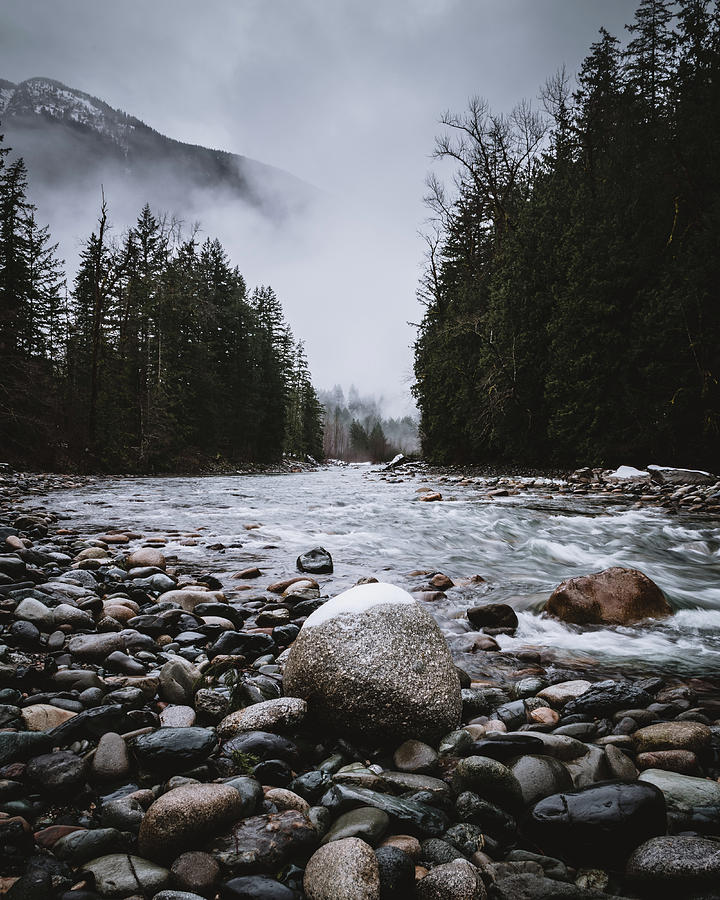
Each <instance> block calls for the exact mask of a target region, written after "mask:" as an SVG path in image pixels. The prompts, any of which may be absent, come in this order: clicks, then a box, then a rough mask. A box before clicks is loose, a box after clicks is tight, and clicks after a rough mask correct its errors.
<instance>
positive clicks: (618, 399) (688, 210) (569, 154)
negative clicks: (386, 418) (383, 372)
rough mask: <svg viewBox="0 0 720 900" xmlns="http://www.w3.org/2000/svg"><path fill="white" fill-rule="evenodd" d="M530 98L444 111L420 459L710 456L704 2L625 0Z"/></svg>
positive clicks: (710, 196)
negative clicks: (624, 19) (580, 58)
mask: <svg viewBox="0 0 720 900" xmlns="http://www.w3.org/2000/svg"><path fill="white" fill-rule="evenodd" d="M627 30H628V40H627V42H626V43H625V44H621V42H620V41H619V40H618V38H616V37H615V36H613V35H611V34H610V33H608V31H606V30H605V29H601V30H600V34H599V37H598V40H597V41H596V42H595V43H593V44H592V46H591V47H590V51H589V54H588V55H587V57H586V59H585V60H584V63H583V65H582V68H581V70H580V72H579V74H578V76H577V78H576V80H575V82H574V83H571V80H570V78H569V77H568V76H567V74H566V73H565V71H564V70H561V71H560V72H559V73H558V74H557V75H556V76H554V77H552V78H551V79H549V80H548V82H547V84H546V85H545V86H544V88H543V90H542V93H541V102H542V108H541V109H540V110H536V109H534V108H533V106H532V105H531V104H529V103H527V102H523V103H520V104H519V105H518V106H517V107H516V108H515V109H513V110H512V111H510V112H509V113H504V114H498V113H495V112H493V111H492V110H491V109H490V108H489V105H488V104H487V102H485V101H484V100H482V99H479V98H476V99H473V100H472V101H471V102H470V104H469V107H468V109H467V110H466V111H465V112H463V113H460V114H453V113H447V114H446V115H445V116H443V119H442V123H443V125H444V132H443V134H442V135H441V136H440V137H439V138H438V140H437V145H436V148H435V156H436V157H437V158H438V159H444V160H450V161H452V162H453V163H454V165H455V167H456V175H455V178H454V182H453V184H452V186H451V187H447V186H446V185H445V184H443V183H442V182H441V181H440V180H439V179H438V178H435V177H431V178H430V179H429V181H428V195H427V203H428V205H429V208H430V211H431V216H430V227H429V228H428V231H427V234H426V241H427V264H426V267H425V271H424V276H423V278H422V282H421V285H420V291H419V294H420V297H421V300H422V301H423V303H424V305H425V314H424V318H423V320H422V322H421V324H420V326H419V330H418V337H417V342H416V345H415V374H416V385H415V395H416V398H417V401H418V405H419V408H420V411H421V434H422V440H423V448H424V451H425V453H426V455H427V456H428V457H429V458H430V459H432V460H434V461H436V462H480V461H508V460H512V461H518V462H526V463H535V464H538V463H540V464H542V463H545V464H547V463H557V464H568V465H570V464H577V463H582V464H608V465H610V464H612V465H614V464H617V463H621V462H629V461H638V462H652V461H658V462H665V463H669V464H678V465H702V466H713V465H714V466H717V461H718V459H720V297H719V292H720V12H719V8H718V4H717V3H716V2H709V0H681V2H679V3H671V2H669V0H642V2H640V4H639V7H638V9H637V11H636V13H635V18H634V21H633V22H632V23H631V24H630V25H629V26H627Z"/></svg>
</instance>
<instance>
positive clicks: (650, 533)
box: [47, 466, 720, 675]
mask: <svg viewBox="0 0 720 900" xmlns="http://www.w3.org/2000/svg"><path fill="white" fill-rule="evenodd" d="M422 485H428V486H431V487H433V488H435V487H438V488H439V489H440V490H441V491H442V493H443V497H444V502H436V503H422V502H419V501H418V493H417V488H418V487H419V486H422ZM47 505H48V506H49V507H50V508H51V509H53V510H54V511H55V512H57V513H59V514H61V515H62V516H64V521H63V524H64V525H69V526H71V527H73V528H75V529H77V530H78V532H79V533H80V534H81V535H82V536H84V537H90V536H92V534H94V533H99V532H101V531H106V530H108V529H116V530H124V529H127V530H133V531H137V532H141V533H142V534H143V535H144V536H145V537H150V536H161V537H164V538H166V539H167V545H166V548H165V552H166V554H168V555H176V556H177V557H178V560H179V562H180V563H181V564H182V563H185V564H191V565H193V566H194V567H199V568H201V569H202V570H203V571H205V572H211V573H212V574H214V575H216V576H217V577H218V578H220V580H221V581H222V582H223V584H224V586H225V588H226V590H228V591H232V590H233V589H235V588H237V586H238V585H239V584H250V585H251V586H252V590H250V591H246V592H243V593H239V594H238V595H237V596H236V597H235V598H234V599H235V600H237V601H238V602H243V601H244V600H247V599H251V598H252V597H253V596H258V595H261V593H262V589H263V588H264V587H265V586H266V585H267V584H269V583H270V582H271V581H274V580H277V579H279V578H285V577H290V576H292V575H295V574H297V573H296V571H295V559H296V557H297V556H298V554H300V553H301V552H303V551H305V550H308V549H310V548H312V547H315V546H323V547H325V548H326V549H327V550H329V551H330V553H331V554H332V556H333V559H334V562H335V573H334V574H333V575H332V576H321V577H320V579H319V581H320V584H321V588H322V590H323V592H324V593H326V594H329V595H330V596H333V595H334V594H336V593H339V592H340V591H341V590H344V589H346V588H348V587H351V586H352V585H353V584H354V583H355V582H356V581H357V579H358V578H359V577H361V576H366V575H374V576H375V577H376V578H378V579H379V580H381V581H388V582H391V583H393V584H397V585H399V586H401V587H403V588H405V589H407V590H412V589H413V588H417V587H418V586H419V585H421V584H422V583H423V581H424V579H423V577H422V576H413V575H411V574H410V573H412V572H413V571H414V570H427V571H431V572H444V573H445V574H446V575H449V576H450V578H452V579H453V580H456V579H461V578H463V577H467V576H472V575H481V576H482V577H483V578H484V579H485V583H480V584H471V585H468V586H466V587H458V588H454V589H451V590H449V591H448V593H447V600H442V601H439V602H438V601H435V602H433V603H428V604H427V606H428V608H429V610H430V611H431V612H432V613H433V614H434V615H435V616H436V618H437V619H438V621H439V622H440V623H441V625H442V627H443V629H444V630H445V632H446V634H447V636H448V639H449V640H450V642H451V645H452V644H455V648H454V649H456V650H457V651H458V653H457V655H458V661H459V662H460V664H462V665H464V666H465V667H466V668H468V670H469V671H470V670H472V669H473V668H474V669H475V670H476V671H477V670H478V668H479V666H480V663H479V658H480V657H482V656H483V654H477V655H476V657H477V660H478V662H477V665H474V664H473V657H472V656H471V655H470V654H464V653H461V652H460V649H461V645H462V643H463V642H462V640H459V639H458V637H456V636H459V635H462V634H463V633H464V632H469V631H471V627H470V624H469V622H468V621H467V619H466V618H465V610H466V609H467V608H468V607H469V606H474V605H477V604H478V603H481V602H484V601H493V602H507V603H510V604H511V605H512V606H513V607H514V608H515V610H516V611H517V613H518V615H519V619H520V625H519V628H518V630H517V632H516V634H515V636H513V637H508V636H500V637H498V638H497V640H498V642H499V643H500V645H501V648H502V650H505V651H514V650H519V649H521V648H536V649H540V650H541V651H542V652H543V661H544V662H545V661H546V660H547V659H553V660H554V661H555V662H556V663H557V664H559V665H578V666H584V667H588V666H590V667H592V666H595V667H601V668H604V669H613V668H614V669H617V670H630V671H657V672H676V673H686V674H693V675H710V674H713V673H720V523H719V522H718V521H717V520H713V519H708V518H707V517H705V518H702V517H698V516H694V515H690V514H687V513H684V514H682V515H680V516H679V515H671V514H668V513H665V512H663V511H661V510H657V509H651V508H641V509H636V508H632V507H631V505H630V503H629V502H627V503H623V502H620V503H618V502H617V498H614V500H613V501H612V502H611V501H609V500H608V499H607V498H603V497H597V498H593V497H573V496H572V495H558V496H554V497H552V498H549V497H548V496H547V495H545V494H543V491H542V488H541V487H540V488H538V489H533V490H532V491H527V492H523V493H522V494H520V495H518V496H514V497H503V498H493V499H492V500H488V499H486V498H485V497H484V496H482V494H481V492H480V491H479V490H478V487H477V486H460V485H457V484H447V483H443V484H439V485H438V484H437V483H436V482H434V481H433V480H432V478H430V477H428V476H422V475H419V476H417V477H415V478H408V477H403V478H402V480H398V481H391V482H388V481H385V480H382V479H381V478H380V477H379V476H378V475H377V474H373V473H371V472H370V470H369V468H368V467H364V466H350V467H344V468H326V469H321V470H319V471H317V472H307V473H301V474H294V475H288V476H235V477H226V476H223V477H202V478H121V479H107V480H103V481H100V482H98V483H97V484H95V485H90V486H86V487H83V488H79V489H72V490H69V491H62V492H58V493H56V494H53V495H51V496H50V497H48V498H47ZM246 525H259V526H260V527H258V528H252V529H250V530H247V529H246V528H245V526H246ZM190 541H196V542H197V543H196V545H195V546H190V545H188V542H190ZM214 544H223V545H224V546H225V549H224V550H217V549H216V550H212V549H209V545H214ZM240 545H241V546H240ZM250 565H253V566H255V565H256V566H258V567H259V568H260V569H261V570H262V572H263V578H262V579H260V580H258V581H256V582H238V581H233V580H232V579H231V578H230V576H231V575H232V574H233V573H234V572H237V571H238V569H242V568H245V567H247V566H250ZM616 565H617V566H629V567H633V568H637V569H640V570H641V571H642V572H644V573H645V574H646V575H648V576H649V577H650V578H652V579H653V580H654V581H655V582H656V583H657V584H658V585H659V586H660V587H661V588H662V589H663V591H664V592H665V593H666V595H667V597H668V599H669V600H670V602H671V603H672V605H673V607H674V608H675V609H676V610H677V612H676V614H675V615H674V616H673V617H671V618H669V619H666V620H664V621H657V622H652V623H644V624H641V625H639V626H637V627H631V628H593V629H581V628H577V627H574V626H569V627H568V626H565V625H563V624H561V623H559V622H557V621H554V620H552V619H548V618H546V617H545V616H543V615H542V614H541V613H540V608H541V606H542V604H543V603H544V601H545V600H546V599H547V597H548V596H549V594H550V593H551V591H552V590H553V589H554V588H555V587H556V586H557V585H558V584H559V583H560V582H561V581H563V580H564V579H566V578H569V577H572V576H576V575H582V574H587V573H590V572H597V571H599V570H601V569H604V568H607V567H608V566H616ZM549 651H552V652H549ZM483 665H484V663H483Z"/></svg>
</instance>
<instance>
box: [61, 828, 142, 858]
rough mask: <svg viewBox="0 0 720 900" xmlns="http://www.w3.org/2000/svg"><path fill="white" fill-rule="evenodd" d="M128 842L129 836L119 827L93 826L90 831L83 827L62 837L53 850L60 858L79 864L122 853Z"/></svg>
mask: <svg viewBox="0 0 720 900" xmlns="http://www.w3.org/2000/svg"><path fill="white" fill-rule="evenodd" d="M127 844H128V841H127V837H126V836H125V835H123V834H122V833H121V832H120V831H118V830H117V828H93V829H92V830H90V831H86V830H84V829H83V830H82V831H73V832H72V833H71V834H67V835H64V836H63V837H61V838H60V839H59V840H57V841H56V842H55V844H54V845H53V848H52V852H53V855H54V856H56V857H57V858H58V859H62V860H67V861H68V862H70V863H71V864H72V865H73V866H79V865H81V864H82V863H84V862H88V860H91V859H96V858H97V857H98V856H105V855H107V854H108V853H120V852H122V851H123V850H125V849H126V847H127Z"/></svg>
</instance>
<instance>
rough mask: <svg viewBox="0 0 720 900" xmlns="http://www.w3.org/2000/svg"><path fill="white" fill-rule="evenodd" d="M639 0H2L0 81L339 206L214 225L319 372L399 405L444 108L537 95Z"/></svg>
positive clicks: (508, 102) (322, 381)
mask: <svg viewBox="0 0 720 900" xmlns="http://www.w3.org/2000/svg"><path fill="white" fill-rule="evenodd" d="M635 7H636V2H635V0H385V2H383V0H379V2H374V3H373V2H368V0H362V2H360V0H202V2H198V0H123V2H121V3H118V2H111V0H0V77H5V78H7V79H9V80H11V81H21V80H23V79H25V78H30V77H33V76H36V75H41V76H47V77H50V78H55V79H58V80H60V81H62V82H64V83H66V84H68V85H69V86H71V87H74V88H78V89H80V90H84V91H86V92H88V93H90V94H93V95H95V96H98V97H100V98H102V99H103V100H105V101H106V102H108V103H109V104H110V105H111V106H114V107H118V108H121V109H124V110H125V111H126V112H129V113H131V114H132V115H135V116H137V117H138V118H140V119H142V120H144V121H145V122H147V124H149V125H151V126H152V127H153V128H155V129H156V130H158V131H160V132H162V133H164V134H167V135H169V136H170V137H173V138H177V139H179V140H184V141H188V142H191V143H195V144H202V145H205V146H210V147H216V148H221V149H224V150H230V151H232V152H235V153H240V154H243V155H245V156H250V157H253V158H255V159H258V160H261V161H262V162H266V163H270V164H272V165H275V166H279V167H280V168H283V169H286V170H288V171H289V172H292V173H293V174H295V175H297V176H299V177H300V178H303V179H305V180H306V181H308V182H310V183H312V184H314V185H316V186H317V187H319V188H321V189H322V190H323V191H325V192H327V194H329V196H330V203H331V207H332V212H331V213H327V211H326V212H325V213H324V214H323V215H322V216H318V217H315V218H313V219H312V220H311V221H308V222H305V223H295V225H294V226H293V227H292V228H291V229H289V230H288V231H286V232H284V233H282V234H278V233H275V232H274V231H273V229H270V228H269V229H267V230H265V229H257V228H254V227H253V228H249V227H248V225H247V223H246V222H245V223H243V218H242V213H240V212H238V213H237V221H234V220H233V215H234V214H233V213H232V211H230V212H229V213H228V211H227V210H225V217H224V219H223V220H222V222H221V224H220V225H218V230H219V231H221V232H222V234H221V235H220V236H221V238H222V239H223V240H224V242H225V243H226V245H227V246H228V249H229V250H230V252H231V255H232V257H233V260H234V262H236V263H238V265H239V266H240V268H241V271H243V273H244V274H245V275H246V277H247V279H248V281H249V282H250V283H251V284H254V283H258V282H262V283H269V284H272V285H273V286H274V287H275V289H276V291H277V293H278V294H279V296H280V298H281V300H282V301H283V304H284V306H285V309H286V312H287V315H288V318H289V320H290V322H291V324H292V326H293V328H294V330H295V332H296V334H297V336H298V337H301V338H303V339H305V341H306V344H307V350H308V356H309V360H310V365H311V368H312V371H313V375H314V379H315V382H316V384H317V385H318V386H319V387H331V386H332V385H333V384H334V383H336V382H339V383H341V384H343V385H344V386H345V387H347V386H348V385H349V384H350V383H351V382H354V383H355V384H356V385H357V386H358V388H359V389H360V390H361V392H363V393H369V392H375V393H378V394H380V393H381V394H383V395H385V397H386V398H388V400H389V401H390V409H391V411H393V412H398V411H400V410H401V409H402V408H403V406H408V405H409V399H406V398H408V391H409V384H410V381H411V372H412V350H411V344H412V341H413V338H414V329H412V328H411V327H410V326H409V325H408V324H407V323H408V322H409V321H410V322H417V321H418V320H419V318H420V317H421V316H422V309H421V307H420V306H419V305H418V303H417V301H416V299H415V291H416V286H417V280H418V275H419V272H420V264H421V260H422V253H423V245H422V242H421V240H420V238H419V237H418V234H417V233H418V230H419V229H420V228H421V227H422V223H423V220H424V218H425V215H426V213H425V210H424V208H423V205H422V195H423V191H424V180H425V177H426V175H427V173H428V171H429V170H430V169H431V167H432V160H431V159H430V155H431V152H432V148H433V142H434V137H435V135H436V134H437V133H438V130H439V126H438V124H437V123H438V119H439V117H440V115H441V114H442V112H443V111H444V110H446V109H450V110H455V111H461V110H462V109H463V108H464V107H465V105H466V103H467V100H468V98H469V97H470V96H472V95H473V94H479V95H481V96H484V97H486V98H487V99H488V100H489V101H490V104H491V105H492V107H493V108H494V109H495V110H496V111H498V112H501V111H505V110H509V109H510V108H511V107H512V106H513V105H514V104H515V103H516V102H517V101H518V100H520V99H522V98H523V97H526V98H531V99H534V98H536V97H537V95H538V91H539V87H540V85H541V84H542V83H543V82H544V81H545V79H546V78H547V77H548V76H550V75H552V74H553V72H555V71H556V70H557V69H558V68H559V67H560V66H561V65H563V64H565V65H566V66H567V68H568V71H569V72H572V73H574V72H575V71H577V68H578V66H579V64H580V63H581V61H582V59H583V57H584V56H585V55H586V53H587V50H588V47H589V45H590V43H591V42H592V41H594V40H595V38H596V36H597V31H598V29H599V27H600V26H601V25H604V26H605V27H607V28H608V30H610V31H611V32H613V33H615V34H617V35H618V36H619V37H622V36H623V25H624V24H625V23H626V22H629V21H631V20H632V17H633V13H634V9H635ZM31 177H32V173H31ZM210 217H211V219H212V212H210ZM85 224H86V223H82V228H80V226H79V233H82V231H83V230H84V229H85ZM121 224H129V223H121ZM213 224H214V223H213ZM235 226H236V227H235ZM233 235H235V237H233Z"/></svg>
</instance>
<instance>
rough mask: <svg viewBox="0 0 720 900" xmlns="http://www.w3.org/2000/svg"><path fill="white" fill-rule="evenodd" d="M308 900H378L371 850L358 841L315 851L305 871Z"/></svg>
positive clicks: (378, 877) (374, 860) (377, 880)
mask: <svg viewBox="0 0 720 900" xmlns="http://www.w3.org/2000/svg"><path fill="white" fill-rule="evenodd" d="M303 887H304V889H305V894H306V895H307V897H308V900H380V872H379V868H378V862H377V859H376V857H375V854H374V853H373V851H372V848H371V847H369V846H368V845H367V844H366V843H365V841H361V840H360V839H359V838H352V837H351V838H345V839H344V840H342V841H334V842H333V843H332V844H326V845H325V846H324V847H321V848H320V849H319V850H317V851H316V852H315V853H314V854H313V855H312V856H311V857H310V860H309V862H308V864H307V867H306V869H305V877H304V878H303Z"/></svg>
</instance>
